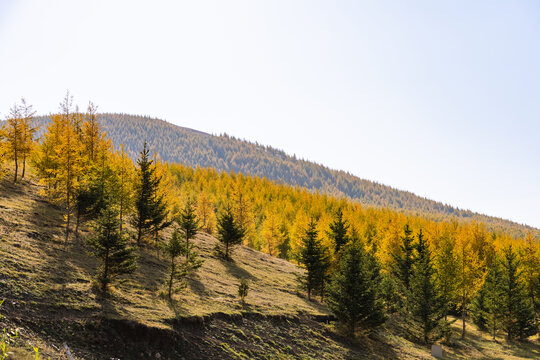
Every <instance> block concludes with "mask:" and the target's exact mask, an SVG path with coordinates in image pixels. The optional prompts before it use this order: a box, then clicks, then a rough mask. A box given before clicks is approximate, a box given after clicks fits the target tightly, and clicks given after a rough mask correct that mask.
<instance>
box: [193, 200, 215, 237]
mask: <svg viewBox="0 0 540 360" xmlns="http://www.w3.org/2000/svg"><path fill="white" fill-rule="evenodd" d="M215 216H216V215H215V212H214V205H213V203H212V200H211V199H210V197H209V196H208V194H206V193H205V192H201V193H200V194H199V196H198V198H197V217H198V218H199V219H200V221H201V230H202V231H204V232H205V233H207V234H209V235H212V233H213V230H214V224H215Z"/></svg>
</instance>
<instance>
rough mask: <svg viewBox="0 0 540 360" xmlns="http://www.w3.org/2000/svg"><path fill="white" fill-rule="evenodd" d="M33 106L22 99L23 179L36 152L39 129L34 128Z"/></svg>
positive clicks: (21, 153) (21, 150)
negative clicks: (36, 134)
mask: <svg viewBox="0 0 540 360" xmlns="http://www.w3.org/2000/svg"><path fill="white" fill-rule="evenodd" d="M35 113H36V112H35V111H34V110H33V107H32V105H30V104H28V103H27V102H26V99H25V98H22V99H21V106H20V114H21V120H20V124H21V149H20V155H21V161H22V171H21V179H24V175H25V173H26V163H27V161H28V159H29V158H30V155H31V153H32V152H33V151H34V149H35V146H36V142H35V140H34V135H35V133H36V131H37V128H36V127H34V126H33V124H32V123H33V117H34V115H35Z"/></svg>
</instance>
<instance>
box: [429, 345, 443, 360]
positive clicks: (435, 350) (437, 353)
mask: <svg viewBox="0 0 540 360" xmlns="http://www.w3.org/2000/svg"><path fill="white" fill-rule="evenodd" d="M431 355H432V356H434V357H436V358H437V359H442V358H443V351H442V346H441V345H435V344H434V345H431Z"/></svg>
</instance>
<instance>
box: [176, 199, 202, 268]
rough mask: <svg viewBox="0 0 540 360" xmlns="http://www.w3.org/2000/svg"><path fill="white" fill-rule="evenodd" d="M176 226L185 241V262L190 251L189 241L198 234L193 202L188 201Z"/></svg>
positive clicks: (198, 227) (198, 228)
mask: <svg viewBox="0 0 540 360" xmlns="http://www.w3.org/2000/svg"><path fill="white" fill-rule="evenodd" d="M178 225H179V226H180V229H181V230H182V232H183V233H184V239H185V240H186V254H185V255H186V260H187V259H188V257H189V250H190V245H191V244H190V240H192V239H194V238H195V236H196V235H197V234H198V233H199V230H200V225H199V220H198V219H197V215H195V208H194V207H193V202H192V201H188V202H187V203H186V206H185V207H184V209H182V212H181V213H180V216H179V218H178Z"/></svg>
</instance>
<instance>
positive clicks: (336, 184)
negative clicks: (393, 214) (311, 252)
mask: <svg viewBox="0 0 540 360" xmlns="http://www.w3.org/2000/svg"><path fill="white" fill-rule="evenodd" d="M98 119H99V121H100V124H101V126H102V127H103V129H104V131H105V132H106V133H107V134H108V136H109V137H110V138H111V140H112V141H113V143H114V145H115V147H116V148H119V146H120V144H121V143H123V144H124V145H125V150H126V152H127V154H128V155H129V156H130V157H131V158H132V159H135V158H136V157H137V155H138V152H139V151H140V149H141V148H142V144H143V142H144V141H146V142H148V145H149V147H150V149H152V151H154V152H156V153H157V154H159V156H160V158H161V159H162V160H163V161H166V162H171V163H181V164H184V165H186V166H190V167H202V168H214V169H216V170H217V171H218V172H221V171H225V172H231V171H232V172H235V173H243V174H246V175H247V174H250V175H253V176H256V177H265V178H267V179H269V180H272V181H276V182H279V183H284V184H290V185H293V186H301V187H305V188H307V189H309V190H312V191H319V192H321V193H325V194H328V195H332V196H334V197H348V198H351V199H354V200H357V201H358V202H360V203H361V204H363V205H367V206H374V207H378V208H390V209H394V210H400V211H405V212H407V213H411V214H418V215H421V216H425V217H428V218H430V219H433V220H435V221H442V220H449V219H450V218H452V217H455V218H456V219H458V220H465V221H470V220H475V221H479V222H483V223H485V224H486V225H487V226H488V227H489V228H490V229H492V230H495V231H506V232H509V233H511V234H512V235H515V236H524V235H525V234H526V233H527V232H529V231H532V232H534V233H536V234H540V231H539V230H538V229H534V228H532V227H529V226H526V225H521V224H516V223H514V222H511V221H508V220H504V219H500V218H496V217H491V216H486V215H482V214H478V213H474V212H472V211H469V210H461V209H457V208H454V207H451V206H448V205H445V204H442V203H440V202H437V201H434V200H430V199H426V198H423V197H420V196H417V195H415V194H413V193H411V192H407V191H402V190H397V189H395V188H392V187H390V186H386V185H382V184H379V183H376V182H373V181H368V180H363V179H361V178H359V177H357V176H354V175H351V174H349V173H347V172H344V171H338V170H332V169H329V168H327V167H325V166H323V165H319V164H316V163H313V162H310V161H306V160H302V159H297V158H296V157H295V156H290V155H288V154H286V153H285V152H283V151H281V150H277V149H274V148H272V147H270V146H263V145H259V144H257V143H252V142H248V141H245V140H240V139H237V138H234V137H232V136H229V135H226V134H224V135H210V134H206V133H203V132H200V131H197V130H192V129H188V128H184V127H180V126H176V125H173V124H171V123H168V122H166V121H163V120H159V119H155V118H151V117H146V116H135V115H127V114H99V115H98ZM49 121H50V119H49V117H37V118H35V119H34V123H35V126H36V127H38V129H39V130H38V132H37V134H36V135H37V136H38V137H39V136H40V135H41V134H43V132H44V131H45V129H46V124H47V123H48V122H49Z"/></svg>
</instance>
